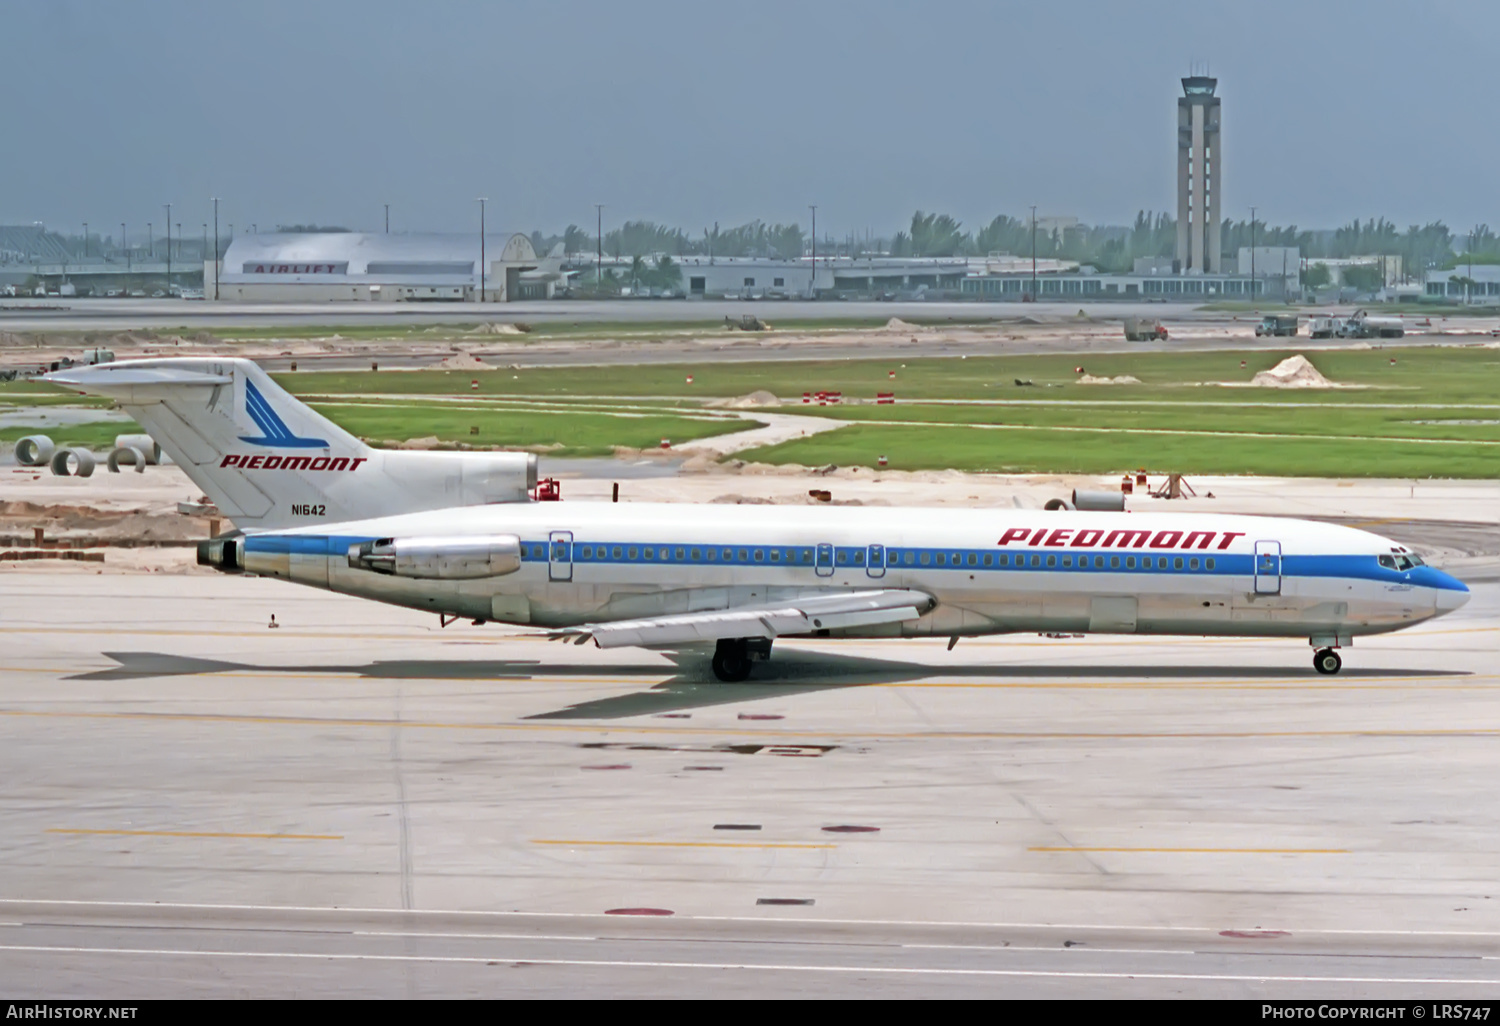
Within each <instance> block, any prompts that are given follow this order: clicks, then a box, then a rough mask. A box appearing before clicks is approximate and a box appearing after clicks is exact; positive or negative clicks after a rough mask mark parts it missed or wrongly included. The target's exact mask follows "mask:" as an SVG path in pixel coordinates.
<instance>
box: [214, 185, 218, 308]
mask: <svg viewBox="0 0 1500 1026" xmlns="http://www.w3.org/2000/svg"><path fill="white" fill-rule="evenodd" d="M218 298H219V197H217V196H215V197H214V299H215V300H216V301H217V300H218Z"/></svg>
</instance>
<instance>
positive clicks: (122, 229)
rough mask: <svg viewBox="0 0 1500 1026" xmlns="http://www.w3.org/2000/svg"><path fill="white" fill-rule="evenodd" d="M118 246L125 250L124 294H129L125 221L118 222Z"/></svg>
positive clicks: (128, 247) (127, 244) (128, 254)
mask: <svg viewBox="0 0 1500 1026" xmlns="http://www.w3.org/2000/svg"><path fill="white" fill-rule="evenodd" d="M120 246H121V247H122V248H123V249H124V250H125V295H126V297H127V298H128V297H129V296H130V240H129V239H127V238H126V237H125V222H124V221H121V222H120Z"/></svg>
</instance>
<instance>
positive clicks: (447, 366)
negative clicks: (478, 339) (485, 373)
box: [426, 353, 490, 370]
mask: <svg viewBox="0 0 1500 1026" xmlns="http://www.w3.org/2000/svg"><path fill="white" fill-rule="evenodd" d="M489 367H490V365H489V364H487V363H485V362H484V361H483V360H481V359H480V358H479V357H477V356H475V355H474V354H473V353H454V354H453V355H452V356H448V357H445V358H443V359H441V360H439V361H438V362H437V363H435V364H433V365H432V366H431V367H428V368H426V369H427V370H489Z"/></svg>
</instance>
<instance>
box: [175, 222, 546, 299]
mask: <svg viewBox="0 0 1500 1026" xmlns="http://www.w3.org/2000/svg"><path fill="white" fill-rule="evenodd" d="M481 261H482V262H483V264H484V265H485V266H484V269H483V274H482V275H481V267H480V265H481ZM540 266H541V263H540V261H539V260H538V259H537V253H536V249H535V248H534V247H533V246H532V244H531V239H530V238H528V237H527V236H526V235H524V234H522V233H520V232H496V233H493V234H487V235H486V236H485V240H484V245H483V255H482V256H481V246H480V240H479V237H478V236H477V235H464V234H455V233H438V232H423V233H413V234H401V235H386V234H379V233H367V232H311V233H290V232H276V233H270V234H265V235H240V236H236V237H235V239H234V241H233V242H231V243H230V244H229V247H228V248H227V249H226V250H225V251H224V258H223V260H222V261H220V265H219V267H218V268H215V267H214V264H213V261H208V262H207V263H206V264H205V265H204V268H203V285H204V289H203V291H204V297H205V298H206V299H209V300H213V299H221V300H231V301H250V302H256V301H260V302H271V303H297V302H304V303H317V302H335V301H342V302H348V301H358V302H377V303H380V302H387V303H395V302H421V301H425V300H463V301H472V300H479V301H481V302H492V303H505V302H509V301H511V300H515V299H540V298H546V297H548V296H550V295H551V292H552V288H553V282H552V281H550V280H543V281H535V280H532V281H527V280H524V277H523V276H525V275H526V274H527V272H530V271H536V270H537V269H538V268H539V267H540ZM216 271H217V274H216V273H215V272H216Z"/></svg>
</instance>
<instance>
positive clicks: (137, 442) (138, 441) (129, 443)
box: [115, 435, 161, 467]
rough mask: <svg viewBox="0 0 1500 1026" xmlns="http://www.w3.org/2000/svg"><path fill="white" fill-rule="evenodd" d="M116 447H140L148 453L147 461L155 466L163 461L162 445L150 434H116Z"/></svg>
mask: <svg viewBox="0 0 1500 1026" xmlns="http://www.w3.org/2000/svg"><path fill="white" fill-rule="evenodd" d="M115 448H117V449H139V450H140V451H141V452H143V453H145V454H146V462H147V463H149V464H150V465H151V466H153V467H154V466H156V465H157V464H158V463H160V462H161V446H159V445H157V444H156V439H154V438H152V437H151V436H150V435H116V436H115Z"/></svg>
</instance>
